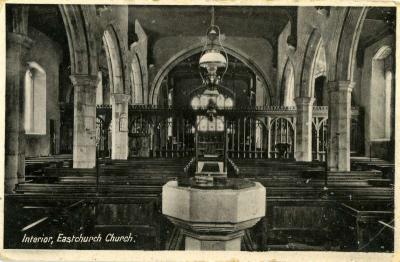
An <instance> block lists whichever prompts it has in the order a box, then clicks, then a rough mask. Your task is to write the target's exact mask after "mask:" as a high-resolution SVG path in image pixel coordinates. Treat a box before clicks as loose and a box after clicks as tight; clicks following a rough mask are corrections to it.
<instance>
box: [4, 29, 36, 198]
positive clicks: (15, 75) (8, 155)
mask: <svg viewBox="0 0 400 262" xmlns="http://www.w3.org/2000/svg"><path fill="white" fill-rule="evenodd" d="M6 41H7V43H6V44H7V53H6V112H5V124H6V129H5V192H6V193H12V192H13V189H14V187H15V185H16V184H17V183H18V182H21V181H24V176H25V126H24V103H23V101H24V100H23V97H24V75H25V69H26V66H25V62H26V61H25V56H26V54H27V53H28V50H29V49H30V47H31V46H32V43H33V42H32V40H31V39H30V38H29V37H27V36H26V35H22V34H18V33H7V39H6Z"/></svg>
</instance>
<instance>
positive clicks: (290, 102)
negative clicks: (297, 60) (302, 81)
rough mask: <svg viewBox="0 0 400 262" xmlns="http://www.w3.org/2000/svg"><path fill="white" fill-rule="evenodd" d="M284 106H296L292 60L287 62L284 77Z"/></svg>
mask: <svg viewBox="0 0 400 262" xmlns="http://www.w3.org/2000/svg"><path fill="white" fill-rule="evenodd" d="M282 88H283V106H296V103H295V102H294V97H295V95H294V69H293V65H292V63H291V62H290V61H288V62H287V63H286V67H285V72H284V75H283V79H282Z"/></svg>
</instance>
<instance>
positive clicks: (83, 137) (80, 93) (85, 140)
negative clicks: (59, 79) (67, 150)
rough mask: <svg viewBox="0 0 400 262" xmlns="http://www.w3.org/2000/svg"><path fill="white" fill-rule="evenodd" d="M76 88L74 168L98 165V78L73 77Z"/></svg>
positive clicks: (88, 76)
mask: <svg viewBox="0 0 400 262" xmlns="http://www.w3.org/2000/svg"><path fill="white" fill-rule="evenodd" d="M70 78H71V82H72V84H73V86H74V142H73V167H74V168H94V167H95V165H96V87H97V76H90V75H78V74H75V75H71V76H70Z"/></svg>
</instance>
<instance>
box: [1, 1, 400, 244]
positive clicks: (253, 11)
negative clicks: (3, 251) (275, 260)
mask: <svg viewBox="0 0 400 262" xmlns="http://www.w3.org/2000/svg"><path fill="white" fill-rule="evenodd" d="M166 12H168V14H169V15H168V16H167V15H165V13H166ZM6 16H7V23H6V29H7V46H6V47H7V50H6V52H7V57H6V67H7V72H6V114H5V115H6V122H5V134H6V140H5V172H4V174H5V181H4V182H5V195H4V199H5V227H4V228H5V237H4V243H5V247H6V248H21V249H25V248H28V249H34V248H44V249H128V250H181V249H182V250H183V249H185V248H186V246H185V245H186V242H185V241H186V240H185V238H186V235H187V231H185V230H182V228H180V227H178V226H176V225H175V224H174V223H172V222H171V221H170V220H169V219H168V218H167V217H166V216H164V215H163V193H162V192H163V187H164V186H165V185H166V184H168V183H169V182H171V181H177V184H179V185H183V187H185V188H186V189H193V188H196V186H197V187H198V186H199V185H198V184H196V183H197V182H198V181H197V180H199V181H200V180H201V179H202V181H200V182H201V183H203V186H205V187H206V186H207V183H208V182H207V181H212V183H210V184H212V186H210V187H212V188H213V189H215V190H216V191H218V190H221V191H222V190H225V189H226V187H227V185H228V186H230V187H229V188H228V190H233V191H235V190H241V189H243V188H241V186H240V185H241V184H242V185H243V184H247V185H249V184H252V185H253V184H256V182H257V183H260V185H262V186H263V188H265V192H266V197H265V199H263V201H264V200H265V203H266V204H265V206H263V207H265V217H263V218H261V219H260V221H259V222H257V224H256V225H255V226H254V227H252V228H250V229H246V230H245V232H244V234H243V236H241V243H240V245H241V248H240V249H241V250H244V251H245V250H247V251H269V250H323V251H328V250H330V251H376V252H393V242H394V236H393V235H394V234H393V232H394V183H395V180H396V178H395V166H394V151H395V150H394V149H395V136H394V135H395V110H394V109H395V64H396V63H395V62H396V61H395V55H394V54H395V23H396V9H395V8H393V7H366V6H363V7H361V6H360V7H356V6H354V7H353V6H352V7H328V6H326V7H325V6H324V7H320V6H315V7H314V6H260V7H252V6H246V7H243V6H242V7H237V6H157V5H155V6H140V5H125V6H124V5H118V6H116V5H115V6H114V5H63V4H60V5H7V10H6ZM209 22H210V23H209ZM209 25H210V26H209ZM204 33H205V34H204ZM199 178H201V179H199ZM191 181H192V182H193V181H195V182H196V181H197V182H196V183H191ZM232 181H233V182H232ZM234 181H239V182H238V183H236V182H234ZM200 182H199V184H201V183H200ZM204 184H205V185H204ZM197 189H198V188H197ZM203 189H204V188H203ZM256 200H257V201H258V200H259V199H250V200H247V202H246V203H248V206H250V207H252V206H253V204H254V203H253V202H256ZM176 202H179V203H181V202H182V203H183V202H184V201H180V200H179V201H178V200H177V201H175V203H172V204H176ZM263 203H264V202H263ZM220 204H221V205H223V204H225V203H220ZM164 207H165V205H164ZM239 211H240V210H239ZM210 212H211V211H210ZM202 229H203V228H202ZM208 229H209V231H211V229H212V227H210V226H209V227H208V228H207V227H206V228H205V230H206V231H207V230H208ZM60 234H63V235H64V236H80V235H81V234H82V236H83V237H90V236H91V237H94V236H98V235H99V234H100V235H102V236H103V238H104V239H105V238H107V239H109V240H110V241H101V243H93V242H90V243H85V241H77V242H72V243H71V242H69V241H68V240H65V241H63V240H62V239H63V238H61V240H60V241H57V239H58V236H59V235H60ZM112 234H114V235H112ZM42 235H48V236H52V237H53V238H54V239H53V240H54V241H53V242H51V243H49V242H48V241H47V242H46V243H42V242H41V240H40V239H39V240H37V241H33V240H32V241H31V240H30V238H29V236H42ZM126 235H129V236H130V237H129V238H128V240H127V242H125V241H112V239H113V238H114V237H118V236H126ZM107 236H109V237H107ZM35 242H36V243H35Z"/></svg>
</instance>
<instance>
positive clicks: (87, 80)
mask: <svg viewBox="0 0 400 262" xmlns="http://www.w3.org/2000/svg"><path fill="white" fill-rule="evenodd" d="M69 78H70V79H71V82H72V85H73V86H87V87H93V88H96V87H97V82H98V77H97V75H96V76H91V75H78V74H73V75H70V76H69Z"/></svg>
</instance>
